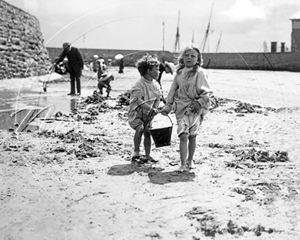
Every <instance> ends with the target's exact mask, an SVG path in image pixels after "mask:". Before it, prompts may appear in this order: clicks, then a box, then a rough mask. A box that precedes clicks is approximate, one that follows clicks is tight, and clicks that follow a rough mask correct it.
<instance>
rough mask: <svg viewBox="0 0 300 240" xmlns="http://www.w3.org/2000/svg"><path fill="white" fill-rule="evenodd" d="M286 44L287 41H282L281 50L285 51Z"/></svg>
mask: <svg viewBox="0 0 300 240" xmlns="http://www.w3.org/2000/svg"><path fill="white" fill-rule="evenodd" d="M284 45H285V43H284V42H282V43H281V52H285V46H284Z"/></svg>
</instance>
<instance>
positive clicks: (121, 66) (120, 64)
mask: <svg viewBox="0 0 300 240" xmlns="http://www.w3.org/2000/svg"><path fill="white" fill-rule="evenodd" d="M119 73H124V58H121V59H120V60H119Z"/></svg>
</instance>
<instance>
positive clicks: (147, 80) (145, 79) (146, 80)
mask: <svg viewBox="0 0 300 240" xmlns="http://www.w3.org/2000/svg"><path fill="white" fill-rule="evenodd" d="M142 79H143V80H144V81H145V82H149V83H150V82H152V81H153V79H151V80H149V79H147V78H145V77H144V76H142Z"/></svg>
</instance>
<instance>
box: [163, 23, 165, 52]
mask: <svg viewBox="0 0 300 240" xmlns="http://www.w3.org/2000/svg"><path fill="white" fill-rule="evenodd" d="M162 25H163V46H162V50H163V51H165V22H163V24H162Z"/></svg>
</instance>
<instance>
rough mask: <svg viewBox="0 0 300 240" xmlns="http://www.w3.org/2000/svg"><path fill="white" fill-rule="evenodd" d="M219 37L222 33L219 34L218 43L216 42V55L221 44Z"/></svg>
mask: <svg viewBox="0 0 300 240" xmlns="http://www.w3.org/2000/svg"><path fill="white" fill-rule="evenodd" d="M221 37H222V32H221V34H220V37H219V41H218V43H217V47H216V53H217V52H218V51H219V47H220V42H221Z"/></svg>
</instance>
